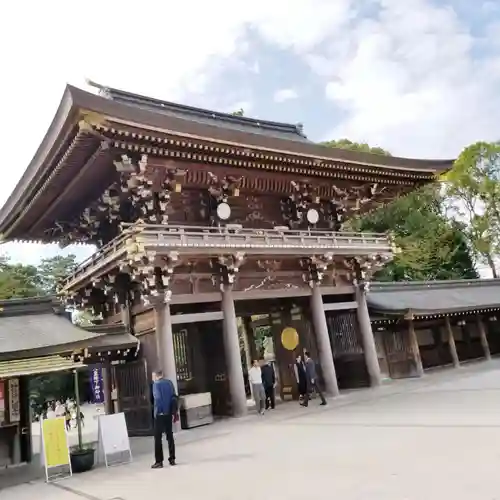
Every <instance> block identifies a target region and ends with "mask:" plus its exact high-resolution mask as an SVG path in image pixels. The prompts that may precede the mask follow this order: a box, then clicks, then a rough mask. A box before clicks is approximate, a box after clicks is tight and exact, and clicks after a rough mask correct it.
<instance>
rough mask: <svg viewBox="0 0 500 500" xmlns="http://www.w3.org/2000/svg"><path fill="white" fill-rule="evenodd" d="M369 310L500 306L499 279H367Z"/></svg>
mask: <svg viewBox="0 0 500 500" xmlns="http://www.w3.org/2000/svg"><path fill="white" fill-rule="evenodd" d="M367 301H368V307H369V308H370V311H371V312H373V313H383V314H393V315H403V314H406V313H408V312H410V311H411V312H412V313H413V314H417V315H421V314H437V313H449V312H460V311H469V310H475V309H493V308H497V307H500V279H490V280H453V281H427V282H408V283H370V291H369V293H368V296H367Z"/></svg>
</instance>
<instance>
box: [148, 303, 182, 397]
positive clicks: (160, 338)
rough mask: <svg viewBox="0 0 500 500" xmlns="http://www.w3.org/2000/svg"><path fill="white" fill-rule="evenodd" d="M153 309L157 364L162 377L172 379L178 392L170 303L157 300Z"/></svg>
mask: <svg viewBox="0 0 500 500" xmlns="http://www.w3.org/2000/svg"><path fill="white" fill-rule="evenodd" d="M154 311H155V335H156V351H157V356H158V365H159V367H160V368H161V369H162V371H163V375H164V377H165V378H168V379H170V380H171V381H172V383H173V384H174V388H175V391H176V392H178V387H177V368H176V366H175V354H174V336H173V332H172V321H171V317H170V305H169V304H168V302H165V301H158V302H157V303H156V304H155V306H154Z"/></svg>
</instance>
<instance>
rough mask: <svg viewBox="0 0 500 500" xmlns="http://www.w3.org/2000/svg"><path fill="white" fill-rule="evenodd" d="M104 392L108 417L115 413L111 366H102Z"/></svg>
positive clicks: (105, 409) (105, 364)
mask: <svg viewBox="0 0 500 500" xmlns="http://www.w3.org/2000/svg"><path fill="white" fill-rule="evenodd" d="M102 391H103V394H104V411H105V412H106V415H110V414H111V413H114V405H113V396H112V388H111V365H110V364H109V363H103V364H102Z"/></svg>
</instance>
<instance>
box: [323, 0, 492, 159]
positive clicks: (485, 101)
mask: <svg viewBox="0 0 500 500" xmlns="http://www.w3.org/2000/svg"><path fill="white" fill-rule="evenodd" d="M379 4H380V6H381V9H382V10H381V12H380V14H379V15H378V16H377V18H376V19H373V20H364V21H361V22H358V23H357V24H355V25H354V29H351V31H350V44H349V45H350V47H349V50H347V51H346V53H345V54H344V55H343V56H342V57H340V58H334V60H333V61H332V62H331V67H334V68H335V69H334V71H332V72H331V73H330V81H329V83H328V84H327V85H326V95H327V96H328V97H329V98H330V99H332V100H333V101H334V102H335V103H336V104H337V105H339V106H341V108H342V109H343V111H344V112H345V116H346V118H345V119H344V120H342V121H341V122H340V123H338V124H337V126H335V127H334V128H333V130H331V131H330V132H329V133H328V134H326V136H325V138H331V137H349V138H350V139H352V140H359V141H366V142H369V143H374V144H379V145H382V146H383V147H384V148H387V149H389V150H390V151H392V152H393V153H394V154H401V155H405V156H416V157H452V156H454V155H457V154H458V153H459V152H460V150H461V149H462V148H463V147H464V146H465V145H467V144H468V143H471V142H474V141H476V140H480V139H481V140H494V139H497V138H498V137H499V135H500V130H499V128H498V119H497V116H498V114H499V113H500V95H499V94H498V90H497V89H498V86H499V85H500V71H499V68H500V51H498V50H497V51H496V52H493V53H490V55H489V56H488V58H487V59H483V60H479V59H475V58H474V57H473V56H474V49H475V48H476V43H477V42H479V40H475V39H474V38H473V37H472V36H471V35H470V34H469V32H468V30H467V27H466V26H464V25H463V23H462V22H461V21H460V20H459V19H458V17H457V15H456V14H455V12H454V11H453V10H452V9H451V8H449V7H446V6H442V7H438V6H436V5H434V4H433V3H431V2H430V1H428V0H407V1H405V2H401V1H400V0H379ZM497 33H498V31H497ZM340 36H342V34H340ZM484 42H485V40H482V43H483V46H484ZM492 42H493V37H491V40H488V41H487V43H488V44H489V46H490V48H491V47H492ZM332 43H334V41H332Z"/></svg>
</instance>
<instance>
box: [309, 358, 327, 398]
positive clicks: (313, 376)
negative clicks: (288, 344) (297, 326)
mask: <svg viewBox="0 0 500 500" xmlns="http://www.w3.org/2000/svg"><path fill="white" fill-rule="evenodd" d="M304 362H305V366H306V376H307V385H308V391H307V394H306V397H305V400H304V406H307V405H308V404H309V399H310V393H311V392H312V391H316V393H317V394H318V396H319V398H320V399H321V403H320V404H321V406H325V405H326V398H325V396H324V394H323V392H322V391H321V388H320V386H319V383H318V375H317V373H316V363H315V362H314V360H313V359H312V358H311V355H310V354H309V352H307V351H304Z"/></svg>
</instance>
